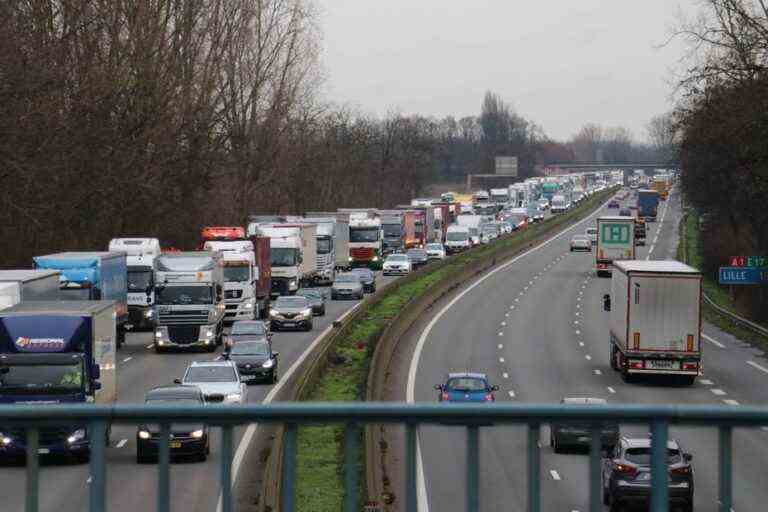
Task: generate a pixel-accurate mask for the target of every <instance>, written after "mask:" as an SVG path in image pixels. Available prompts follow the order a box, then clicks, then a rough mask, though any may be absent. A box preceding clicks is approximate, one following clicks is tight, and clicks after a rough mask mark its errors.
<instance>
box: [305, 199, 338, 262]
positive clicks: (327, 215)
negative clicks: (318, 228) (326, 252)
mask: <svg viewBox="0 0 768 512" xmlns="http://www.w3.org/2000/svg"><path fill="white" fill-rule="evenodd" d="M305 218H306V219H307V220H308V221H309V222H315V223H326V222H333V224H334V226H333V239H332V243H333V247H332V249H333V257H334V258H335V260H334V261H335V263H334V266H333V270H334V272H342V271H346V270H349V213H342V212H307V213H306V217H305ZM317 237H318V239H317V240H318V241H317V253H318V256H319V255H320V253H321V252H322V250H321V248H320V245H321V242H320V235H319V234H318V235H317ZM323 237H325V235H323ZM318 261H319V260H318Z"/></svg>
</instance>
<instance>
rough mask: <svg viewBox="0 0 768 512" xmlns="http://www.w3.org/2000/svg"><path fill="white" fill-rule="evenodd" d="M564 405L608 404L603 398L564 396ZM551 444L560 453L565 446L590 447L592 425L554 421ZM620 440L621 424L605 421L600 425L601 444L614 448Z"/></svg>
mask: <svg viewBox="0 0 768 512" xmlns="http://www.w3.org/2000/svg"><path fill="white" fill-rule="evenodd" d="M560 403H561V404H563V405H594V406H600V405H607V404H608V402H607V401H605V399H603V398H563V399H562V400H561V401H560ZM549 432H550V433H549V444H550V445H551V446H552V450H553V451H554V452H555V453H560V452H562V451H563V449H564V448H589V444H590V438H591V434H590V426H589V424H585V423H579V422H574V421H569V422H558V423H552V425H551V426H550V429H549ZM618 441H619V424H618V423H615V422H611V423H605V424H603V425H601V426H600V445H601V446H602V447H603V448H605V449H607V450H613V447H614V446H616V443H617V442H618Z"/></svg>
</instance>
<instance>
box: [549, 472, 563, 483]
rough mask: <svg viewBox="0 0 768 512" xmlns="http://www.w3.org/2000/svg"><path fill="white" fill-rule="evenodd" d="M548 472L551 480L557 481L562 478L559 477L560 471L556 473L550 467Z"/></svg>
mask: <svg viewBox="0 0 768 512" xmlns="http://www.w3.org/2000/svg"><path fill="white" fill-rule="evenodd" d="M549 474H550V475H551V476H552V480H558V481H559V480H562V478H560V473H558V472H557V471H555V470H554V469H550V470H549Z"/></svg>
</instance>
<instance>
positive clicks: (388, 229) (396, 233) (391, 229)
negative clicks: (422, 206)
mask: <svg viewBox="0 0 768 512" xmlns="http://www.w3.org/2000/svg"><path fill="white" fill-rule="evenodd" d="M381 228H382V229H383V230H384V236H385V237H387V238H400V236H401V235H402V233H403V227H402V226H401V225H400V224H382V225H381Z"/></svg>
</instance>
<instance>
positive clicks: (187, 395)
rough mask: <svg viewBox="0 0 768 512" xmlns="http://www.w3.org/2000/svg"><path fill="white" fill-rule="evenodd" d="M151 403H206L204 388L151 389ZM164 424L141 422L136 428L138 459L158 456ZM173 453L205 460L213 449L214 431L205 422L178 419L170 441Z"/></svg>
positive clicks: (172, 455) (183, 404) (148, 399)
mask: <svg viewBox="0 0 768 512" xmlns="http://www.w3.org/2000/svg"><path fill="white" fill-rule="evenodd" d="M145 400H146V402H145V403H146V404H147V405H163V406H174V405H178V406H192V405H205V399H204V398H203V392H202V391H201V390H200V388H198V387H197V386H164V387H159V388H155V389H152V390H150V391H149V392H148V393H147V394H146V397H145ZM159 442H160V425H157V424H143V425H139V426H138V429H137V431H136V462H138V463H144V462H153V461H156V460H157V455H158V446H159ZM168 446H169V449H170V454H171V457H194V458H196V459H197V460H199V461H204V460H206V459H207V458H208V454H209V453H210V433H209V430H208V425H205V424H204V423H174V424H173V425H171V437H170V439H169V441H168Z"/></svg>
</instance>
